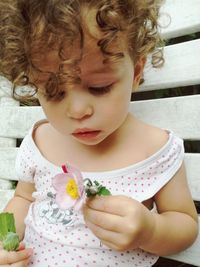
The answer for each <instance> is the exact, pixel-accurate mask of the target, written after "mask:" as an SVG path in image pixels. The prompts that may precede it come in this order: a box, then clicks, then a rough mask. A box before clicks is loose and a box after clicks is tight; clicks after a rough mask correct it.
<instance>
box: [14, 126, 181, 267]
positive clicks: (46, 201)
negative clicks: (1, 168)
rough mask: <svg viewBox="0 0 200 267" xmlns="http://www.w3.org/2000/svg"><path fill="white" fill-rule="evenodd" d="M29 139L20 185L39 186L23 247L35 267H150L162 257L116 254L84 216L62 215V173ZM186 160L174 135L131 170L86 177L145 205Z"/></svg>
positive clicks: (131, 252)
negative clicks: (58, 184) (58, 180)
mask: <svg viewBox="0 0 200 267" xmlns="http://www.w3.org/2000/svg"><path fill="white" fill-rule="evenodd" d="M32 131H33V129H31V131H30V132H29V134H28V135H27V136H26V137H25V138H24V140H23V142H22V144H21V147H20V149H19V153H18V156H17V160H16V171H17V174H18V177H19V180H21V181H25V182H31V183H35V187H36V190H37V191H36V192H34V193H33V197H34V198H35V201H34V202H33V203H32V204H31V206H30V208H29V212H28V215H27V217H26V219H25V223H26V232H25V238H24V242H25V243H26V245H27V246H28V247H29V246H30V247H33V249H34V254H33V257H32V260H31V262H30V264H29V266H31V267H33V266H34V267H35V266H36V267H44V266H49V267H54V266H59V267H66V266H67V267H78V266H79V267H82V266H89V267H93V266H94V267H105V266H107V267H108V266H110V267H114V266H120V267H150V266H152V265H153V264H154V263H155V262H156V261H157V259H158V257H157V256H155V255H152V254H150V253H147V252H144V251H143V250H140V249H137V250H129V251H126V252H123V253H121V252H116V251H113V250H111V249H109V248H107V247H105V246H100V241H99V240H98V239H97V238H96V237H95V236H94V235H93V234H92V233H91V231H90V230H89V229H88V228H87V227H86V225H85V223H84V220H83V216H82V214H81V213H78V212H75V211H73V210H67V211H63V210H60V209H59V208H58V206H57V205H56V203H55V199H54V198H55V191H54V188H53V187H52V184H51V180H52V177H54V176H55V175H56V174H58V173H62V169H61V167H58V166H55V165H54V164H52V163H51V162H49V161H48V160H47V159H45V158H44V157H43V156H42V154H41V153H40V151H39V150H38V148H37V146H36V144H35V143H34V140H33V138H32ZM183 158H184V148H183V142H182V140H181V139H179V138H178V137H176V136H174V135H173V133H171V132H169V139H168V141H167V143H166V144H165V145H164V146H163V147H162V148H161V149H160V150H159V151H157V152H156V153H155V154H154V155H152V156H150V157H149V158H147V159H145V160H143V161H141V162H139V163H137V164H133V165H131V166H128V167H126V168H121V169H116V170H113V171H108V172H83V173H82V174H83V177H84V178H89V179H91V180H92V181H94V180H97V181H99V182H100V183H102V184H103V185H105V186H106V187H107V188H108V189H110V191H111V192H112V194H113V195H119V194H120V195H126V196H129V197H132V198H134V199H137V200H138V201H140V202H142V201H144V200H146V199H149V198H151V197H153V196H154V195H155V194H156V193H157V192H158V191H159V190H160V189H161V188H162V187H163V186H164V185H165V184H166V183H167V182H168V181H169V180H170V179H171V178H172V177H173V176H174V174H175V173H176V172H177V170H178V169H179V168H180V166H181V164H182V162H183Z"/></svg>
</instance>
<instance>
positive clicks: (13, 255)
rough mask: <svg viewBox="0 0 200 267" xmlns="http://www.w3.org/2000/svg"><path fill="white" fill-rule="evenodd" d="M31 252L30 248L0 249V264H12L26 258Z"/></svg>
mask: <svg viewBox="0 0 200 267" xmlns="http://www.w3.org/2000/svg"><path fill="white" fill-rule="evenodd" d="M32 253H33V250H32V249H30V248H29V249H23V250H19V251H6V250H0V259H1V262H0V264H12V263H16V262H20V261H23V260H26V259H27V258H28V257H30V256H31V255H32Z"/></svg>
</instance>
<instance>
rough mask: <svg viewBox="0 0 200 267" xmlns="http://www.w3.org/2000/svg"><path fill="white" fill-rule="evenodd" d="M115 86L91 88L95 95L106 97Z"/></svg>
mask: <svg viewBox="0 0 200 267" xmlns="http://www.w3.org/2000/svg"><path fill="white" fill-rule="evenodd" d="M112 86H113V84H109V85H107V86H99V87H89V88H88V89H89V91H90V93H92V94H93V95H104V94H107V93H109V92H110V91H111V89H112Z"/></svg>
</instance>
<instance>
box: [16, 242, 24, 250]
mask: <svg viewBox="0 0 200 267" xmlns="http://www.w3.org/2000/svg"><path fill="white" fill-rule="evenodd" d="M23 249H25V244H24V243H23V242H20V244H19V247H18V249H17V251H19V250H23Z"/></svg>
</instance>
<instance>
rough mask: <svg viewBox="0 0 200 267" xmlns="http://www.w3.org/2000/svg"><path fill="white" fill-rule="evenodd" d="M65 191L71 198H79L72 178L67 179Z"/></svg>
mask: <svg viewBox="0 0 200 267" xmlns="http://www.w3.org/2000/svg"><path fill="white" fill-rule="evenodd" d="M66 192H67V194H68V195H70V197H71V198H73V199H77V198H79V193H78V187H77V185H76V182H75V180H74V179H73V178H71V179H69V182H68V184H67V187H66Z"/></svg>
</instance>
